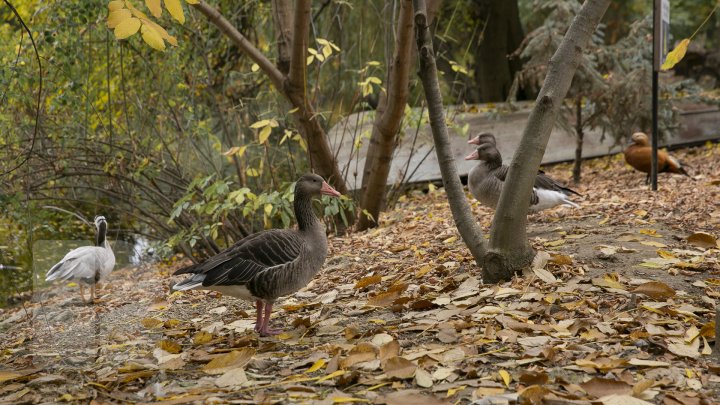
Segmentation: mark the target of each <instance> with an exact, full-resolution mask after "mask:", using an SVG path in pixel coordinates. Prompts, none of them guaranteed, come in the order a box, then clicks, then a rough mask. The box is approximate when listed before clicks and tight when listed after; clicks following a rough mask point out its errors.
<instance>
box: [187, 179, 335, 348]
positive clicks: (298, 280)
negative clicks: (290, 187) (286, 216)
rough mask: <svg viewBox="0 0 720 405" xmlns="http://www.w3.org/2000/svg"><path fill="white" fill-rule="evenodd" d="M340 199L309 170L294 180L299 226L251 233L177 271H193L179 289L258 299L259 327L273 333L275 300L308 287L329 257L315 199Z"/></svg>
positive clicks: (295, 204)
mask: <svg viewBox="0 0 720 405" xmlns="http://www.w3.org/2000/svg"><path fill="white" fill-rule="evenodd" d="M321 194H324V195H329V196H332V197H339V196H340V193H338V192H337V191H336V190H335V189H334V188H332V187H331V186H330V185H329V184H327V183H326V182H325V181H324V180H323V178H322V177H320V176H318V175H315V174H305V175H303V176H302V177H300V179H299V180H298V181H297V183H296V184H295V197H294V198H295V199H294V202H293V207H294V210H295V218H296V220H297V223H298V229H271V230H267V231H262V232H258V233H255V234H252V235H249V236H247V237H245V238H243V239H241V240H240V241H238V242H236V243H235V244H234V245H232V246H230V247H229V248H227V249H225V250H223V251H222V252H220V253H218V254H216V255H215V256H212V257H210V258H208V259H207V260H205V261H204V262H201V263H198V264H195V265H192V266H189V267H185V268H182V269H180V270H178V271H176V272H175V273H174V274H176V275H177V274H192V276H190V277H189V278H187V279H185V280H184V281H182V282H180V283H178V284H175V286H173V289H174V290H179V291H184V290H191V289H207V290H214V291H219V292H221V293H223V294H226V295H230V296H232V297H236V298H241V299H244V300H250V301H255V305H256V309H257V315H256V318H255V331H256V332H258V333H259V334H260V335H261V336H269V335H274V334H277V333H279V332H280V331H277V330H273V329H270V328H269V325H270V315H271V312H272V307H273V303H274V302H275V300H277V299H278V298H279V297H282V296H284V295H288V294H292V293H294V292H296V291H297V290H299V289H301V288H303V287H305V286H306V285H307V284H308V283H309V282H310V280H312V278H313V277H314V276H315V274H316V273H317V272H318V271H319V270H320V268H321V267H322V265H323V263H324V262H325V257H326V256H327V236H326V235H325V227H324V226H323V224H322V223H321V222H320V220H319V219H318V218H317V216H316V215H315V212H314V211H313V207H312V198H313V197H315V196H319V195H321Z"/></svg>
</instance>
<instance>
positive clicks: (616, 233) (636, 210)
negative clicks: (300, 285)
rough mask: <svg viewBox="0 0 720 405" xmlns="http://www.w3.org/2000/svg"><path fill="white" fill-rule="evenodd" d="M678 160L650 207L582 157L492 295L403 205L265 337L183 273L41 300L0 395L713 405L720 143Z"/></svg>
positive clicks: (421, 215) (0, 377) (430, 200)
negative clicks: (520, 266) (520, 260)
mask: <svg viewBox="0 0 720 405" xmlns="http://www.w3.org/2000/svg"><path fill="white" fill-rule="evenodd" d="M676 154H677V155H678V157H679V158H680V159H682V160H683V161H685V162H687V164H688V165H689V166H690V167H691V168H692V172H693V174H694V176H695V181H693V180H690V179H688V178H686V177H682V176H675V175H665V174H663V175H661V177H660V188H661V190H660V191H659V192H657V193H653V192H650V191H648V190H647V187H646V186H645V185H644V175H642V174H640V173H637V172H633V171H631V170H630V169H629V168H628V167H627V166H626V165H625V164H624V163H623V162H622V157H621V156H612V157H606V158H601V159H594V160H590V161H587V162H585V166H584V171H583V177H584V180H585V183H584V184H583V185H582V186H580V187H578V191H580V192H581V193H582V194H583V197H581V198H576V200H578V201H579V203H580V204H581V207H582V208H581V209H570V208H557V209H554V210H550V211H547V212H543V213H540V214H533V215H531V216H530V221H529V222H530V225H529V229H528V232H529V236H530V240H531V242H532V244H533V246H534V247H535V248H536V249H537V250H538V251H540V252H541V253H540V254H539V255H538V257H537V258H536V262H535V263H534V266H533V269H529V270H528V271H527V272H526V273H525V274H524V275H523V276H522V277H517V278H515V279H514V280H513V281H511V282H508V283H503V284H499V285H483V284H481V280H480V271H479V269H478V268H477V266H476V265H475V264H474V262H473V260H472V257H471V256H470V254H469V252H468V251H467V249H466V248H465V247H464V245H463V243H462V241H461V240H460V238H459V235H458V234H457V231H456V229H455V227H454V226H453V221H452V218H451V216H450V213H449V211H448V207H447V202H446V198H445V194H444V193H443V192H442V191H441V190H439V191H432V192H429V193H421V192H414V193H411V194H410V195H408V196H406V197H403V198H402V199H401V202H400V204H399V206H398V207H397V208H396V209H395V210H393V211H391V212H389V213H387V214H386V215H385V217H384V220H383V223H382V226H381V227H380V228H379V229H376V230H371V231H369V232H367V233H356V234H351V235H348V236H345V237H333V238H331V239H330V246H331V252H330V255H329V258H328V260H327V262H326V264H325V267H324V268H323V270H322V272H321V273H320V274H319V275H318V276H317V277H316V278H315V280H314V281H313V282H312V283H311V284H310V285H309V286H308V287H307V288H306V289H304V290H302V291H300V292H298V293H297V294H295V295H294V296H292V297H289V298H287V299H284V300H282V301H280V302H278V303H277V304H276V308H277V311H276V312H275V314H274V317H273V320H272V322H273V324H274V325H275V326H276V327H278V326H282V327H283V328H284V329H285V332H284V333H282V334H281V335H279V336H276V337H268V338H259V337H258V336H257V335H256V334H255V333H254V332H253V331H252V327H253V323H254V315H255V314H254V309H253V307H252V305H251V303H247V302H243V301H240V300H236V299H233V298H223V297H221V296H220V294H217V293H212V292H202V291H192V292H189V293H172V294H171V293H169V289H170V286H171V285H172V284H173V282H175V281H177V280H174V279H173V278H172V277H170V276H169V274H171V273H172V271H173V270H174V269H176V268H178V267H179V266H181V265H182V264H184V262H176V261H173V262H171V263H167V264H163V265H155V266H145V267H142V268H134V269H121V270H117V271H115V272H114V273H113V274H112V275H111V277H110V280H109V281H110V283H109V285H108V286H107V287H106V288H103V289H102V290H100V297H101V302H100V303H99V304H97V305H95V306H86V305H83V304H81V303H80V301H79V297H78V294H77V287H75V286H58V287H56V288H53V289H50V290H44V291H38V292H36V294H35V299H34V300H33V301H32V302H26V303H25V304H24V305H23V306H22V307H18V308H13V309H9V310H5V311H4V312H2V314H1V316H0V342H2V352H0V363H1V364H0V383H1V384H2V385H1V386H0V401H3V402H6V403H42V402H47V403H54V402H60V401H66V402H74V403H88V402H89V403H94V404H105V403H155V402H158V403H165V404H182V403H239V404H244V403H291V402H298V403H317V404H332V403H375V404H397V405H403V404H412V405H423V404H444V403H447V404H452V403H477V404H503V403H523V404H535V403H538V404H539V403H552V404H590V403H602V404H646V403H662V404H711V403H716V402H715V401H716V400H715V399H714V398H718V397H720V393H719V391H718V390H719V387H720V385H719V384H718V382H720V376H719V375H718V373H720V366H718V365H717V361H716V360H715V357H714V356H715V355H714V354H712V352H713V342H714V340H715V329H714V322H713V321H714V316H715V315H714V314H715V301H716V299H717V298H718V296H720V264H719V261H720V245H718V242H717V239H716V237H717V236H718V234H717V233H718V224H719V223H720V206H719V205H718V203H717V202H718V201H720V175H719V173H718V170H717V161H718V157H719V156H720V147H719V146H717V145H715V146H704V147H700V148H694V149H688V150H684V151H677V152H676ZM547 171H548V172H549V174H550V175H552V176H554V177H556V178H559V179H563V180H567V179H568V177H569V172H570V167H569V166H568V165H556V166H553V167H550V168H548V170H547ZM473 210H474V213H475V214H476V217H477V218H478V221H480V223H481V224H482V225H483V227H484V228H485V230H486V231H487V228H488V227H489V225H490V221H491V218H492V217H491V215H492V212H491V211H490V210H488V209H486V208H484V207H480V206H478V205H477V204H474V205H473Z"/></svg>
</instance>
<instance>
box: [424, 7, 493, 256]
mask: <svg viewBox="0 0 720 405" xmlns="http://www.w3.org/2000/svg"><path fill="white" fill-rule="evenodd" d="M413 7H414V9H415V39H416V40H417V47H418V54H419V58H420V72H419V75H420V79H421V80H422V84H423V89H424V91H425V99H426V100H427V106H428V114H429V118H430V128H431V129H432V134H433V141H434V142H435V152H436V154H437V157H438V163H439V164H440V174H441V175H442V179H443V185H444V186H445V192H446V193H447V197H448V203H449V204H450V211H451V212H452V215H453V219H454V220H455V226H457V228H458V231H459V232H460V236H461V237H462V238H463V241H465V244H466V245H467V247H468V249H470V253H471V254H472V255H473V257H474V258H475V261H476V262H477V263H478V264H480V263H481V262H482V260H483V256H485V240H484V239H483V235H482V230H481V229H480V225H478V223H477V221H475V218H474V217H473V215H472V211H471V210H470V205H469V204H468V202H467V199H466V198H465V191H464V190H463V186H462V183H461V182H460V176H458V172H457V167H456V166H455V157H454V156H453V153H452V148H451V146H450V139H449V137H448V131H447V126H446V125H445V112H444V111H443V104H442V96H441V94H440V85H439V84H438V78H437V65H436V64H435V55H434V53H433V46H432V35H431V33H430V28H429V27H428V19H427V14H426V7H425V0H413Z"/></svg>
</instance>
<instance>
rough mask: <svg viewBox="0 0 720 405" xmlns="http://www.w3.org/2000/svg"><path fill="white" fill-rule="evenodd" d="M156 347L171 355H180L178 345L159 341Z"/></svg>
mask: <svg viewBox="0 0 720 405" xmlns="http://www.w3.org/2000/svg"><path fill="white" fill-rule="evenodd" d="M158 347H159V348H161V349H163V350H165V351H166V352H168V353H171V354H176V353H180V352H181V351H182V346H180V344H179V343H177V342H173V341H172V340H167V339H163V340H161V341H159V342H158Z"/></svg>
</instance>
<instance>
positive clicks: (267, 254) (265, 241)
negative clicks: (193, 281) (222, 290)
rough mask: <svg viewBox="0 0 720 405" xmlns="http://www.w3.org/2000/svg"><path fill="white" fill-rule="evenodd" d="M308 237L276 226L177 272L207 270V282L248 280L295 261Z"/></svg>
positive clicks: (205, 278)
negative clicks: (304, 237) (305, 238)
mask: <svg viewBox="0 0 720 405" xmlns="http://www.w3.org/2000/svg"><path fill="white" fill-rule="evenodd" d="M303 243H304V240H303V238H302V237H301V236H300V234H299V233H298V232H296V231H289V230H281V229H273V230H269V231H265V232H260V233H257V234H254V235H250V236H249V237H247V238H245V239H242V240H240V241H239V242H238V243H236V244H235V245H233V246H231V247H229V248H228V249H225V250H224V251H222V252H220V253H218V254H217V255H215V256H213V257H211V258H209V259H208V260H206V261H205V262H202V263H200V264H196V265H193V266H190V267H188V268H185V269H181V270H178V271H177V272H175V274H183V273H195V274H203V275H204V278H203V281H202V284H203V286H206V287H207V286H210V285H236V284H245V283H248V282H249V281H250V280H252V278H253V277H255V276H256V275H257V274H258V273H260V272H263V271H265V270H267V269H270V268H272V267H276V266H282V265H284V264H287V263H291V262H292V261H294V260H295V259H297V258H298V256H300V252H301V251H302V249H303Z"/></svg>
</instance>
